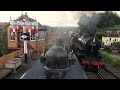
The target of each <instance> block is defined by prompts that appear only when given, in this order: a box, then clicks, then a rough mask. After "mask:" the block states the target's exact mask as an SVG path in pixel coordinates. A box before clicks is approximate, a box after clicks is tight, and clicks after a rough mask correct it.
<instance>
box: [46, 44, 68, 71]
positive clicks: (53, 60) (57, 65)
mask: <svg viewBox="0 0 120 90" xmlns="http://www.w3.org/2000/svg"><path fill="white" fill-rule="evenodd" d="M45 65H46V67H47V68H50V69H65V68H67V67H68V59H67V52H66V50H65V49H64V48H63V47H61V46H53V47H52V48H50V49H49V50H48V52H47V53H46V62H45Z"/></svg>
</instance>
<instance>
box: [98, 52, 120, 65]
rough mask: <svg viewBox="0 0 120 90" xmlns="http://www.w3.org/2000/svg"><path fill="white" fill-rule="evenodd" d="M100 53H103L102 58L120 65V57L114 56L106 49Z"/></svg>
mask: <svg viewBox="0 0 120 90" xmlns="http://www.w3.org/2000/svg"><path fill="white" fill-rule="evenodd" d="M100 53H101V55H102V60H104V61H107V62H112V63H114V64H117V65H119V66H120V57H116V56H113V55H112V54H109V53H107V52H106V51H101V52H100Z"/></svg>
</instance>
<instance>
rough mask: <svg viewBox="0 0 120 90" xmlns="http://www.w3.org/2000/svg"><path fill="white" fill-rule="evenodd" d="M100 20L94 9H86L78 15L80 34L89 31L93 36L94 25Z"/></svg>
mask: <svg viewBox="0 0 120 90" xmlns="http://www.w3.org/2000/svg"><path fill="white" fill-rule="evenodd" d="M99 21H100V15H99V14H97V13H96V12H94V11H88V12H87V14H86V13H83V14H82V15H81V16H80V19H79V22H78V25H79V30H80V34H83V33H89V34H90V35H91V36H93V35H94V34H95V32H96V25H97V23H98V22H99Z"/></svg>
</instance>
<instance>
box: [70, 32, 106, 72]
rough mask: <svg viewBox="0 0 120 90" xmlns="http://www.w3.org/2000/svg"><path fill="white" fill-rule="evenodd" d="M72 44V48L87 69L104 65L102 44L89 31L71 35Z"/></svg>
mask: <svg viewBox="0 0 120 90" xmlns="http://www.w3.org/2000/svg"><path fill="white" fill-rule="evenodd" d="M70 45H71V50H72V51H73V52H74V53H75V54H76V56H77V57H78V59H79V61H80V62H81V64H82V65H83V66H84V67H85V68H86V69H87V70H88V69H91V70H98V68H99V67H101V66H104V65H103V62H102V61H101V55H100V54H99V49H100V48H101V44H100V42H99V41H98V40H97V39H96V38H95V37H92V36H90V35H89V34H88V33H83V34H82V35H80V34H74V35H73V36H71V42H70Z"/></svg>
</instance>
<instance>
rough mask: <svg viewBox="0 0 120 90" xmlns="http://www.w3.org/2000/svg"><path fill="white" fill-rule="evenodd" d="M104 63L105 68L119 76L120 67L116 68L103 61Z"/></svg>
mask: <svg viewBox="0 0 120 90" xmlns="http://www.w3.org/2000/svg"><path fill="white" fill-rule="evenodd" d="M104 64H105V65H106V68H108V69H109V70H111V71H112V72H113V73H115V74H116V75H117V76H119V77H120V68H117V67H115V66H113V65H111V64H109V63H106V62H104Z"/></svg>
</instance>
